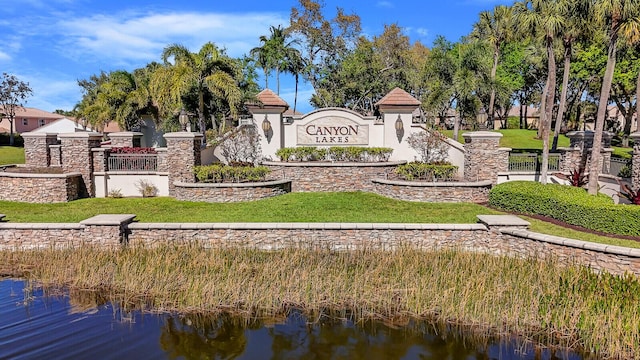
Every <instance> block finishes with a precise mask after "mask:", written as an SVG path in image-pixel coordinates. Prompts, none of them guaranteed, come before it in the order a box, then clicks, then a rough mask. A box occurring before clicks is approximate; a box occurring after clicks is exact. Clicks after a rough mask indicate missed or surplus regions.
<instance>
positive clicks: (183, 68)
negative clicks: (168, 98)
mask: <svg viewBox="0 0 640 360" xmlns="http://www.w3.org/2000/svg"><path fill="white" fill-rule="evenodd" d="M170 58H173V60H174V63H173V64H170V63H169V59H170ZM162 59H163V61H164V62H165V64H167V65H172V66H169V67H168V68H169V69H170V74H171V92H172V93H174V94H179V95H180V96H181V97H183V96H185V95H187V93H188V92H189V91H191V90H194V91H195V93H196V96H197V104H198V105H197V109H196V111H197V114H198V127H199V129H200V131H201V132H202V134H203V135H204V133H205V129H206V116H205V95H206V94H207V93H208V94H210V95H212V96H213V97H217V98H219V99H222V100H223V101H224V102H225V103H226V104H227V105H228V106H229V110H230V112H231V115H233V116H235V115H237V114H238V108H239V107H240V102H241V101H242V92H241V90H240V89H239V87H238V83H237V80H236V79H237V77H238V69H237V67H236V66H235V63H233V61H231V59H229V58H228V57H227V56H226V55H224V53H223V52H221V51H220V50H219V49H218V48H217V47H216V45H215V44H213V43H211V42H208V43H206V44H204V45H203V46H202V48H200V51H199V52H197V53H192V52H190V51H189V50H188V49H187V48H186V47H184V46H183V45H179V44H173V45H169V46H167V47H166V48H165V49H164V51H163V52H162ZM177 110H178V109H174V111H177Z"/></svg>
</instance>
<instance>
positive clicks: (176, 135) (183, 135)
mask: <svg viewBox="0 0 640 360" xmlns="http://www.w3.org/2000/svg"><path fill="white" fill-rule="evenodd" d="M162 136H163V137H164V138H165V139H200V138H202V136H203V135H202V134H200V133H193V132H188V131H180V132H171V133H166V134H164V135H162Z"/></svg>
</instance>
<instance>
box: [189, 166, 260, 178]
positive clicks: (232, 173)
mask: <svg viewBox="0 0 640 360" xmlns="http://www.w3.org/2000/svg"><path fill="white" fill-rule="evenodd" d="M270 172H271V170H270V169H269V168H268V167H266V166H229V165H222V164H213V165H202V166H194V168H193V173H194V174H195V175H196V179H198V181H199V182H212V183H239V182H259V181H264V180H265V177H266V176H267V175H268V174H269V173H270Z"/></svg>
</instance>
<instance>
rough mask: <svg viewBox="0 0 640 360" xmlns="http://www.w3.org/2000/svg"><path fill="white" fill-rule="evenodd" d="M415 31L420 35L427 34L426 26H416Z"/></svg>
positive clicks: (425, 35) (424, 35)
mask: <svg viewBox="0 0 640 360" xmlns="http://www.w3.org/2000/svg"><path fill="white" fill-rule="evenodd" d="M416 33H417V34H418V35H420V36H422V37H427V36H429V29H426V28H417V29H416Z"/></svg>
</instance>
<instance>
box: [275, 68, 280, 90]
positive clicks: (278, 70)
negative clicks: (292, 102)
mask: <svg viewBox="0 0 640 360" xmlns="http://www.w3.org/2000/svg"><path fill="white" fill-rule="evenodd" d="M276 84H277V93H276V94H277V95H278V96H280V69H278V68H276Z"/></svg>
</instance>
